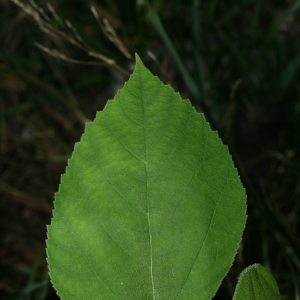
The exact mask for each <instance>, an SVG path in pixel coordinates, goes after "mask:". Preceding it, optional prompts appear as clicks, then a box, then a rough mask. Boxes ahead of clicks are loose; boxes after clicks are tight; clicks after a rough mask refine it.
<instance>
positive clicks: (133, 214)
mask: <svg viewBox="0 0 300 300" xmlns="http://www.w3.org/2000/svg"><path fill="white" fill-rule="evenodd" d="M61 182H62V183H61V185H60V188H59V192H58V193H57V194H56V200H55V211H54V218H53V220H52V224H51V226H50V227H49V230H48V232H49V233H48V237H49V239H48V241H47V247H48V261H49V265H50V274H51V277H52V280H53V283H54V285H55V288H56V289H57V291H58V293H59V295H60V296H61V297H62V298H63V299H72V297H78V295H80V296H79V299H83V298H90V299H208V298H211V297H212V296H213V295H214V293H215V292H216V289H217V288H218V286H219V284H220V282H221V280H222V278H223V277H224V276H225V274H226V272H227V271H228V269H229V267H230V265H231V264H232V261H233V258H234V255H235V253H236V250H237V247H238V244H239V242H240V238H241V234H242V230H243V227H244V224H245V219H246V214H245V209H246V206H245V192H244V190H243V188H242V186H241V184H240V181H239V178H238V176H237V172H236V170H235V168H234V166H233V163H232V160H231V157H230V155H229V153H228V150H227V148H226V147H225V146H224V145H223V144H222V143H221V141H220V139H219V138H218V136H217V134H216V132H212V131H211V130H210V128H209V126H208V124H207V123H206V121H205V119H204V117H203V115H200V114H198V113H196V111H195V110H194V108H192V106H191V105H190V103H189V102H188V101H186V100H185V101H182V100H181V98H180V96H179V94H175V93H174V91H173V90H172V88H171V87H169V86H164V85H163V84H162V83H161V82H160V81H159V79H158V78H156V77H154V76H153V75H152V74H151V73H150V72H149V71H148V70H147V69H146V68H145V67H144V66H143V64H142V62H141V61H140V59H139V58H138V57H137V66H136V69H135V71H134V72H133V74H132V75H131V77H130V79H129V81H128V82H127V83H126V84H125V86H124V88H123V89H122V90H121V91H119V92H118V93H117V95H116V96H115V98H114V100H112V101H109V102H108V103H107V105H106V107H105V109H104V110H103V111H102V112H100V113H98V114H97V117H96V119H95V120H94V122H92V123H89V124H87V126H86V130H85V133H84V135H83V136H82V139H81V141H80V142H79V143H78V144H76V146H75V150H74V153H73V155H72V158H71V160H70V161H69V164H68V167H67V170H66V174H65V175H63V176H62V180H61ZM224 237H226V238H227V239H226V241H224ZM74 245H75V247H76V248H75V250H74V249H73V248H74ZM224 248H225V250H224ZM228 250H229V251H228ZM64 253H71V256H69V257H64ZM212 266H213V267H212ZM62 269H63V270H65V273H66V274H64V275H62V274H61V273H62V272H61V270H62ZM72 274H73V275H72ZM72 276H73V277H74V278H72ZM87 295H88V297H87ZM73 299H77V298H73Z"/></svg>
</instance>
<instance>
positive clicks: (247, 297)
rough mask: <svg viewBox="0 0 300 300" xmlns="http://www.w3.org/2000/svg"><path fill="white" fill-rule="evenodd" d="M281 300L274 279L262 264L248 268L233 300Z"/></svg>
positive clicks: (241, 278) (242, 276)
mask: <svg viewBox="0 0 300 300" xmlns="http://www.w3.org/2000/svg"><path fill="white" fill-rule="evenodd" d="M242 299H243V300H280V293H279V290H278V286H277V284H276V281H275V279H274V277H273V276H272V275H271V273H270V272H268V271H267V269H266V268H264V267H263V266H262V265H260V264H254V265H252V266H250V267H248V268H246V269H245V270H244V271H243V272H242V273H241V275H240V277H239V281H238V284H237V286H236V290H235V293H234V296H233V300H242Z"/></svg>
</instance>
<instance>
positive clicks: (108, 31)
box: [91, 6, 132, 59]
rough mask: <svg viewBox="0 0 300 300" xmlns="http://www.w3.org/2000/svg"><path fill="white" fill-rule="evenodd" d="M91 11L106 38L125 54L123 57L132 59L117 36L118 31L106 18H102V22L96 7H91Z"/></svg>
mask: <svg viewBox="0 0 300 300" xmlns="http://www.w3.org/2000/svg"><path fill="white" fill-rule="evenodd" d="M91 11H92V13H93V15H94V17H95V19H96V20H97V21H98V24H99V26H100V27H101V29H102V31H103V33H104V34H105V36H106V37H107V38H108V39H109V40H110V41H111V42H112V43H113V44H114V45H115V46H116V47H117V48H118V49H119V50H120V51H121V52H122V53H123V55H124V56H125V57H126V58H129V59H131V58H132V55H131V54H130V53H129V51H128V50H127V48H126V47H125V45H124V43H123V42H122V41H121V40H120V38H119V37H118V36H117V33H116V31H115V30H114V28H113V27H112V26H111V25H110V23H109V22H108V20H107V19H106V18H102V20H101V19H100V17H99V15H98V13H97V11H96V9H95V7H94V6H91Z"/></svg>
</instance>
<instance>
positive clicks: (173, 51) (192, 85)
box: [148, 10, 200, 101]
mask: <svg viewBox="0 0 300 300" xmlns="http://www.w3.org/2000/svg"><path fill="white" fill-rule="evenodd" d="M148 17H149V19H150V20H151V22H152V24H153V26H154V28H155V30H156V32H157V33H158V34H159V36H160V37H161V39H162V40H163V42H164V43H165V45H166V46H167V48H168V49H169V51H170V53H171V55H172V57H173V59H174V61H175V63H176V64H177V67H178V69H179V71H180V73H181V75H182V77H183V79H184V81H185V83H186V85H187V86H188V87H189V89H190V91H191V93H192V95H193V96H194V98H195V99H196V100H197V101H199V100H200V91H199V89H198V87H197V85H196V84H195V82H194V80H193V79H192V77H191V75H190V73H189V72H188V70H187V68H186V67H185V65H184V63H183V62H182V60H181V58H180V56H179V54H178V52H177V50H176V48H175V47H174V45H173V42H172V41H171V39H170V37H169V36H168V34H167V32H166V30H165V28H164V26H163V24H162V22H161V20H160V18H159V16H158V14H157V13H156V12H155V11H153V10H151V11H150V12H149V13H148Z"/></svg>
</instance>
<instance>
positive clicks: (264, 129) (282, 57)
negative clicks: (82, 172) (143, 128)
mask: <svg viewBox="0 0 300 300" xmlns="http://www.w3.org/2000/svg"><path fill="white" fill-rule="evenodd" d="M144 2H145V1H138V0H136V1H133V0H131V1H129V0H124V1H109V0H107V1H105V0H102V1H101V0H95V1H84V0H64V1H62V0H61V1H58V0H52V1H51V5H52V6H53V7H54V8H55V10H56V13H57V14H58V15H59V17H60V18H61V20H62V22H64V21H65V20H69V21H70V22H71V24H72V25H73V26H74V28H76V30H77V32H78V34H79V35H80V36H81V37H82V39H83V40H84V41H85V42H86V43H87V45H89V46H86V45H84V46H83V47H81V49H80V46H78V45H72V43H70V40H71V39H72V38H74V32H73V31H72V29H70V28H68V27H67V26H66V25H63V24H65V23H62V22H61V21H60V20H59V19H55V18H53V16H52V15H51V13H49V12H47V6H46V2H44V1H38V2H37V3H38V4H39V5H41V7H42V8H44V9H45V11H46V14H47V15H48V16H49V17H50V18H51V20H50V21H49V23H47V24H48V25H51V26H53V27H52V33H51V31H50V32H45V31H42V30H41V29H40V28H39V27H40V26H39V25H41V23H40V24H39V25H38V24H37V22H36V21H34V20H33V18H32V17H30V16H28V14H26V13H25V12H24V11H23V10H22V9H20V8H18V7H17V6H16V5H15V4H13V3H12V2H11V1H8V0H1V1H0V299H1V300H3V299H28V300H29V299H39V300H42V299H58V297H57V296H56V295H55V292H54V290H53V289H52V288H51V284H50V283H49V277H48V273H47V272H48V271H47V264H46V260H45V238H46V225H47V224H49V223H50V220H51V214H52V205H53V199H54V193H55V192H56V191H57V189H58V185H59V181H60V176H61V174H62V173H63V172H64V170H65V166H66V162H67V159H68V157H70V155H71V153H72V150H73V147H74V143H75V142H77V141H79V139H80V136H81V134H82V132H83V130H84V125H85V122H86V121H87V120H93V118H94V117H95V114H96V111H98V110H101V109H103V107H104V105H105V103H106V101H107V100H108V99H112V98H113V97H114V95H115V93H116V91H117V90H118V89H119V88H121V87H122V86H123V84H124V82H125V81H126V80H127V79H128V75H126V74H127V72H129V73H130V72H132V69H133V67H134V60H133V59H132V58H127V57H125V55H124V54H123V53H122V51H119V50H118V49H117V47H116V46H115V45H114V43H112V42H111V41H109V40H108V39H107V38H106V37H105V35H104V33H103V30H102V29H101V27H100V26H99V24H98V22H97V20H96V19H95V17H94V16H93V14H92V13H91V10H90V8H89V7H90V5H94V6H95V9H96V10H97V12H98V14H99V16H101V17H102V18H103V17H105V18H106V19H107V20H108V22H109V24H110V25H111V26H112V27H113V28H114V30H115V31H116V33H117V35H118V37H119V39H120V40H122V42H123V43H124V45H125V46H126V48H127V49H128V51H129V53H130V54H131V55H132V56H133V55H134V53H135V52H137V53H138V54H139V55H140V57H141V58H142V60H143V61H144V63H145V65H146V66H147V67H148V68H149V69H150V70H151V71H152V72H153V73H154V74H155V75H158V76H159V77H160V78H161V79H162V80H163V81H164V82H165V83H169V84H171V85H172V87H173V88H174V89H175V90H176V91H178V92H179V93H180V94H181V96H182V97H183V98H189V99H190V100H191V102H192V103H193V105H195V107H196V109H197V110H198V111H202V112H204V113H205V116H206V118H207V120H208V121H209V122H210V125H211V127H212V128H213V129H217V130H218V132H219V134H220V137H221V138H222V140H223V141H224V143H225V144H226V145H228V146H229V148H230V151H231V153H232V155H233V158H234V161H235V164H236V167H237V168H238V170H239V173H240V176H241V179H242V181H243V184H244V186H245V188H246V191H247V194H248V219H247V225H246V229H245V232H244V235H243V241H242V243H241V247H240V249H239V251H238V254H237V257H236V260H235V262H234V265H233V267H232V269H231V270H230V272H229V273H228V275H227V277H226V278H225V279H224V280H223V283H222V285H221V288H220V290H219V291H218V293H217V295H216V297H215V299H231V297H232V295H233V292H234V287H235V285H236V279H237V276H238V274H239V273H240V272H241V271H242V270H243V269H244V268H245V267H247V266H248V265H250V264H253V263H261V264H263V265H264V266H265V267H266V268H268V269H269V270H270V271H271V272H272V274H273V275H274V277H275V279H276V280H277V282H278V285H279V288H280V291H281V294H282V299H297V300H299V299H300V290H299V287H300V240H299V230H300V226H299V224H300V223H299V222H300V219H299V218H300V214H299V211H300V160H299V153H300V138H299V126H300V77H299V67H300V20H299V7H300V1H292V0H289V1H288V0H286V1H254V0H253V1H251V0H247V1H245V0H244V1H233V0H228V1H218V0H212V1H201V3H200V1H198V0H194V1H186V0H176V1H175V0H174V1H164V0H156V1H155V0H152V1H148V2H149V3H148V4H144ZM26 3H27V2H26ZM36 9H37V8H35V7H34V6H33V7H32V8H31V11H32V10H33V11H36ZM157 16H159V18H160V20H161V22H162V24H163V26H164V28H165V31H164V29H163V28H162V27H159V24H158V23H157V19H155V17H157ZM43 24H44V26H46V25H45V23H43ZM50 28H51V27H50ZM53 30H54V31H55V30H60V32H63V33H64V34H65V36H64V37H61V38H60V39H58V38H57V34H56V35H54V34H53ZM63 39H65V41H64V40H63ZM68 39H69V40H68ZM68 41H69V42H68ZM169 41H171V44H170V43H169ZM35 42H38V43H40V44H41V45H43V46H44V47H47V48H49V49H56V50H57V51H59V53H62V54H64V55H66V56H67V57H69V58H72V59H76V60H80V61H94V62H97V63H98V64H99V63H103V61H101V60H100V59H97V58H95V57H91V56H89V55H88V54H87V51H90V50H87V49H88V47H92V48H93V49H94V51H95V52H96V53H101V54H103V55H105V56H107V57H109V58H112V59H114V60H115V61H116V64H117V65H118V66H116V65H113V66H108V65H107V64H105V61H104V65H102V66H100V65H95V66H94V65H90V64H86V63H83V64H74V63H70V62H66V61H64V60H62V59H59V57H58V56H61V54H57V52H56V54H55V53H54V56H56V57H53V56H51V55H49V54H47V53H45V52H43V51H42V50H40V49H39V48H37V47H35V46H34V43H35ZM78 44H79V45H81V46H82V44H81V43H78ZM147 51H151V53H152V54H150V56H149V55H148V54H147ZM123 52H124V51H123ZM52 54H53V53H52ZM176 55H178V56H176ZM153 57H154V58H153ZM180 63H182V65H181V66H180ZM120 69H122V70H125V72H121V71H120Z"/></svg>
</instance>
